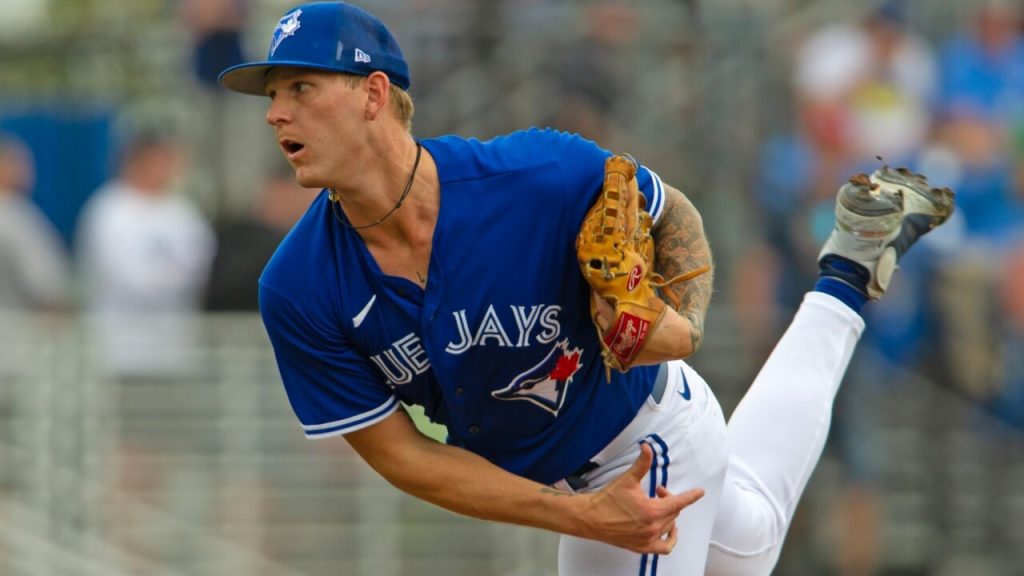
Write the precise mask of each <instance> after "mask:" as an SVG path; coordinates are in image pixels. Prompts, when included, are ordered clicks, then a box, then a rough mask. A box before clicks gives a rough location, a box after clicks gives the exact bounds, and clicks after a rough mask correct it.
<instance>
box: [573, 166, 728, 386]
mask: <svg viewBox="0 0 1024 576" xmlns="http://www.w3.org/2000/svg"><path fill="white" fill-rule="evenodd" d="M636 170H637V165H636V161H634V160H633V159H632V158H631V157H629V156H624V155H618V156H611V157H610V158H608V160H606V161H605V172H604V186H603V188H602V190H601V194H600V195H599V196H598V198H597V201H596V202H594V205H593V206H592V207H591V208H590V211H588V212H587V215H586V217H584V219H583V226H582V227H581V228H580V232H579V234H578V235H577V236H576V258H577V260H578V261H579V264H580V270H581V271H582V272H583V276H584V277H585V278H586V279H587V282H588V283H589V284H590V287H591V288H593V290H594V292H596V293H597V294H598V295H599V296H600V297H602V298H604V299H605V300H607V301H608V302H609V303H610V304H611V305H612V307H613V308H614V310H615V316H614V319H613V320H612V323H611V326H609V327H608V329H607V330H602V328H601V326H600V325H599V324H598V320H597V319H598V316H597V307H596V305H595V303H594V301H593V300H591V302H590V313H591V319H592V320H593V322H594V326H595V327H596V328H597V331H598V334H599V335H600V341H601V347H602V352H601V356H602V358H603V360H604V365H605V374H606V376H607V377H608V379H609V380H611V369H612V368H615V369H616V370H618V371H619V372H626V371H627V370H629V368H630V367H631V366H632V365H633V362H634V361H635V360H636V358H637V355H638V354H639V353H640V351H641V350H643V347H644V344H645V343H646V342H647V340H648V338H649V336H650V335H651V334H652V333H653V332H654V330H655V328H657V326H658V323H659V322H660V321H661V319H662V318H663V317H664V315H665V307H666V304H665V302H664V301H663V300H662V299H661V297H660V296H659V295H658V293H657V292H656V290H655V289H657V288H664V287H666V286H670V285H672V284H675V283H677V282H683V281H686V280H690V279H692V278H696V277H697V276H699V275H701V274H703V273H705V272H707V271H708V270H709V269H710V268H709V267H708V266H702V267H700V268H698V269H696V270H692V271H690V272H687V273H685V274H681V275H679V276H676V277H675V278H672V279H671V280H668V281H666V280H665V279H664V278H663V277H662V276H661V275H660V274H658V273H657V272H655V271H654V239H653V238H652V237H651V227H652V225H653V221H652V219H651V215H650V214H649V213H648V212H647V210H646V200H645V199H644V196H643V195H642V194H641V193H640V190H639V189H638V188H637V183H636ZM664 295H665V296H666V297H667V298H669V300H671V302H672V304H673V306H674V307H675V308H678V307H679V302H678V301H677V300H676V297H675V295H674V294H673V293H672V291H671V290H665V291H664Z"/></svg>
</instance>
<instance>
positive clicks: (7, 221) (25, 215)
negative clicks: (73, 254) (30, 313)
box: [0, 134, 70, 310]
mask: <svg viewBox="0 0 1024 576" xmlns="http://www.w3.org/2000/svg"><path fill="white" fill-rule="evenodd" d="M34 185H35V164H34V162H33V159H32V153H31V151H30V150H29V149H28V147H27V146H25V144H24V143H22V142H21V141H20V140H18V139H17V138H15V137H13V136H10V135H4V134H0V310H59V309H64V308H66V307H67V306H68V305H69V298H70V290H69V289H70V270H69V262H68V257H67V254H66V252H65V249H64V246H63V244H62V243H61V240H60V237H59V235H58V234H57V231H56V229H55V228H54V226H53V224H52V223H51V222H50V221H49V220H48V219H47V218H46V216H45V215H44V214H43V213H42V211H40V210H39V208H38V207H36V205H35V204H33V203H32V201H31V200H30V199H29V196H30V194H31V192H32V188H33V186H34Z"/></svg>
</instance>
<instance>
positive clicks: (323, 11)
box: [218, 2, 410, 96]
mask: <svg viewBox="0 0 1024 576" xmlns="http://www.w3.org/2000/svg"><path fill="white" fill-rule="evenodd" d="M275 66H288V67H297V68H312V69H314V70H325V71H328V72H345V73H349V74H356V75H359V76H369V75H370V74H371V73H372V72H375V71H378V70H379V71H381V72H383V73H385V74H387V76H388V78H389V79H390V80H391V83H392V84H394V85H396V86H398V87H399V88H402V89H403V90H408V89H409V84H410V81H409V65H408V64H407V63H406V62H405V57H404V56H402V50H401V48H399V47H398V42H397V41H395V37H394V36H392V35H391V32H390V31H388V29H387V26H385V25H384V23H383V22H381V21H380V19H378V18H377V17H376V16H374V15H373V14H370V13H369V12H367V11H365V10H363V9H361V8H357V7H355V6H353V5H351V4H348V3H346V2H313V3H311V4H303V5H301V6H297V7H295V8H292V9H291V10H289V11H288V13H286V14H285V15H284V16H283V17H282V18H281V19H280V20H279V21H278V22H277V27H276V28H274V36H273V38H271V40H270V51H269V52H268V54H267V59H266V60H262V61H259V62H246V63H244V64H238V65H235V66H232V67H230V68H228V69H226V70H224V71H223V72H221V73H220V76H219V77H218V81H219V82H220V85H221V86H223V87H225V88H227V89H228V90H234V91H235V92H242V93H244V94H254V95H256V96H262V95H263V94H264V81H265V79H266V75H267V71H268V70H270V69H271V68H273V67H275Z"/></svg>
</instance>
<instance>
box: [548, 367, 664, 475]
mask: <svg viewBox="0 0 1024 576" xmlns="http://www.w3.org/2000/svg"><path fill="white" fill-rule="evenodd" d="M667 384H668V366H667V365H666V364H664V363H662V364H660V365H658V375H657V376H656V377H655V379H654V386H653V387H652V388H651V400H654V403H655V404H660V403H661V398H662V397H663V396H664V395H665V388H666V385H667ZM598 466H600V464H598V463H597V462H594V461H593V460H591V461H589V462H586V463H584V464H583V465H582V466H580V467H579V468H577V469H576V470H575V471H574V472H573V473H572V474H570V475H568V476H566V477H565V482H566V484H568V485H569V487H570V488H572V489H573V490H576V491H579V490H582V489H584V488H586V487H587V486H589V485H590V483H589V482H587V481H586V480H584V479H583V476H584V475H585V474H587V473H588V472H591V471H592V470H594V469H595V468H597V467H598Z"/></svg>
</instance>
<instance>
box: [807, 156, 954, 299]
mask: <svg viewBox="0 0 1024 576" xmlns="http://www.w3.org/2000/svg"><path fill="white" fill-rule="evenodd" d="M952 213H953V191H952V190H950V189H949V188H931V187H929V186H928V181H927V179H925V177H924V176H922V175H920V174H915V173H913V172H911V171H909V170H907V169H906V168H897V169H895V170H893V169H891V168H889V167H888V166H883V167H882V168H880V169H878V170H876V171H875V172H874V173H873V174H872V175H871V176H870V177H868V176H866V175H864V174H858V175H856V176H854V177H853V178H851V179H850V181H849V182H848V183H846V184H844V185H843V186H842V187H841V188H840V189H839V193H838V195H837V197H836V224H835V228H833V230H832V235H831V236H829V239H828V241H827V242H825V245H824V246H823V247H822V249H821V253H820V254H819V255H818V265H819V267H820V268H821V271H822V272H821V273H822V276H831V277H833V278H837V279H839V280H842V281H843V282H845V283H847V284H849V285H851V286H853V287H854V288H856V289H857V290H859V291H861V292H863V293H864V294H865V295H866V296H868V297H869V298H871V299H872V300H877V299H878V298H880V297H881V296H882V294H884V293H885V290H886V288H888V287H889V281H890V280H891V279H892V274H893V272H895V271H896V267H897V262H898V261H899V259H900V258H901V257H902V256H903V254H904V253H906V251H907V250H908V249H910V247H911V246H912V245H913V244H914V242H916V241H917V239H918V238H920V237H921V236H923V235H925V234H926V233H928V232H929V231H931V230H932V229H933V228H935V227H936V226H938V225H940V224H942V223H943V222H945V221H946V220H947V219H948V218H949V216H950V215H951V214H952ZM836 258H839V259H843V260H847V261H849V262H853V263H854V265H852V266H851V265H843V264H842V263H839V262H841V261H837V260H836Z"/></svg>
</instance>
